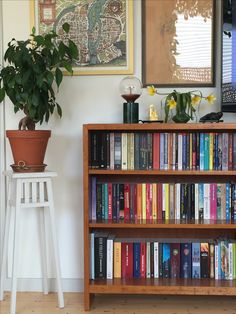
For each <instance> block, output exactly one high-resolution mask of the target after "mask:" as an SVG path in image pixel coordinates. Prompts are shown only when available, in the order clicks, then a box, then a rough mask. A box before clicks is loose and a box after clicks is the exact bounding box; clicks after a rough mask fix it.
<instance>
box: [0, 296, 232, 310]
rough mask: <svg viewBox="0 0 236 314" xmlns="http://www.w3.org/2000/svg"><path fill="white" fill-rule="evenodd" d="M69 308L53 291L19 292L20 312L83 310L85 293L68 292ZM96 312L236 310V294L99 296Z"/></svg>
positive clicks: (5, 304)
mask: <svg viewBox="0 0 236 314" xmlns="http://www.w3.org/2000/svg"><path fill="white" fill-rule="evenodd" d="M64 296H65V308H64V309H59V308H58V307H57V295H56V294H55V293H50V294H49V295H43V294H42V293H37V292H35V293H32V292H18V293H17V314H32V313H33V314H80V313H88V312H84V310H83V294H82V293H65V294H64ZM9 308H10V293H7V294H5V300H4V301H2V302H0V313H1V314H9ZM91 313H93V314H102V313H103V314H104V313H105V314H107V313H108V314H120V313H122V314H141V313H144V314H150V313H155V314H205V313H207V314H208V313H209V314H224V313H225V314H236V297H199V296H195V297H192V296H189V297H187V296H169V297H163V296H160V297H159V296H121V295H119V296H104V295H102V296H96V297H95V298H94V302H93V305H92V309H91Z"/></svg>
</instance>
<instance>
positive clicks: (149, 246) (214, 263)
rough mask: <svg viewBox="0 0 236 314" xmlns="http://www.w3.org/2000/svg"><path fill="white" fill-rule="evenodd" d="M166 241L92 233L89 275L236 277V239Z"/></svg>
mask: <svg viewBox="0 0 236 314" xmlns="http://www.w3.org/2000/svg"><path fill="white" fill-rule="evenodd" d="M167 241H168V242H167ZM167 241H165V240H164V241H163V240H161V241H160V240H158V239H157V240H150V241H149V240H144V239H143V240H132V239H131V240H130V241H128V240H127V239H123V240H122V239H115V238H114V236H111V235H107V234H102V233H92V234H91V238H90V242H91V243H90V244H91V247H90V253H91V254H90V256H91V259H90V278H91V279H97V278H102V279H113V278H186V279H187V278H197V279H200V278H211V279H217V280H218V279H226V280H233V279H236V243H235V241H233V240H217V241H208V240H207V241H204V242H203V241H194V242H173V241H172V242H170V239H168V240H167Z"/></svg>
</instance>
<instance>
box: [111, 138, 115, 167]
mask: <svg viewBox="0 0 236 314" xmlns="http://www.w3.org/2000/svg"><path fill="white" fill-rule="evenodd" d="M110 169H111V170H114V169H115V134H114V133H110Z"/></svg>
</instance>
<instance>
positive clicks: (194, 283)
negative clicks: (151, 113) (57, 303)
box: [83, 123, 236, 310]
mask: <svg viewBox="0 0 236 314" xmlns="http://www.w3.org/2000/svg"><path fill="white" fill-rule="evenodd" d="M94 131H105V132H107V131H111V132H229V133H230V132H233V133H235V132H236V124H227V123H212V124H87V125H84V127H83V161H84V173H83V178H84V308H85V310H89V309H90V306H91V297H92V296H93V295H95V294H159V295H175V294H178V295H236V281H235V280H215V279H126V280H124V279H113V280H100V279H99V280H98V279H96V280H90V233H91V232H92V231H97V230H103V231H106V232H109V233H112V234H114V235H115V236H116V237H123V238H155V237H156V238H158V237H161V238H185V239H186V238H196V239H197V238H200V239H201V238H202V239H204V238H212V239H214V238H216V237H220V236H225V235H227V236H228V237H231V238H232V239H235V237H236V223H234V222H231V221H230V222H226V221H200V222H199V221H195V220H194V221H185V222H182V221H181V222H180V221H177V220H175V221H173V220H169V221H164V222H163V221H160V222H157V223H156V222H155V223H148V222H147V223H146V222H145V221H139V222H138V223H137V222H136V223H132V222H129V223H125V222H118V223H115V222H114V223H113V222H96V221H90V220H89V211H90V178H91V177H92V176H96V177H99V178H105V179H106V180H107V181H109V180H110V181H113V182H114V181H116V180H117V181H124V182H125V181H126V182H140V181H142V180H143V181H145V182H153V180H156V179H160V180H165V181H167V182H176V181H177V180H179V181H182V182H189V181H190V180H191V181H192V182H201V180H202V181H207V182H219V183H220V182H226V181H233V180H235V176H236V171H219V170H218V171H214V170H212V171H191V170H183V171H178V170H160V171H159V170H105V169H104V170H103V169H90V168H89V150H90V147H89V136H90V133H91V132H94Z"/></svg>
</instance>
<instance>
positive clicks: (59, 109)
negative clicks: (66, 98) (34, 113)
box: [57, 104, 62, 118]
mask: <svg viewBox="0 0 236 314" xmlns="http://www.w3.org/2000/svg"><path fill="white" fill-rule="evenodd" d="M57 113H58V115H59V117H60V118H61V117H62V110H61V107H60V105H59V104H57Z"/></svg>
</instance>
